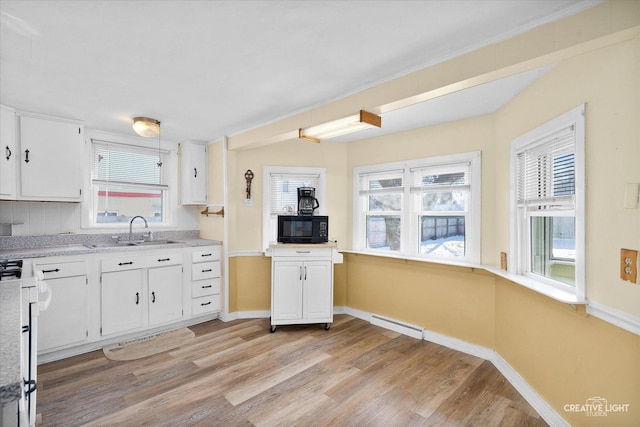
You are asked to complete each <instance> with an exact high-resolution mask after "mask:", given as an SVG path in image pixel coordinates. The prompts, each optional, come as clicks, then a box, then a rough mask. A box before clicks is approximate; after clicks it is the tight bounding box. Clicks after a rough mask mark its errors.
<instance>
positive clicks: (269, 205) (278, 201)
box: [262, 166, 327, 250]
mask: <svg viewBox="0 0 640 427" xmlns="http://www.w3.org/2000/svg"><path fill="white" fill-rule="evenodd" d="M326 175H327V172H326V170H325V169H324V168H305V167H275V166H265V167H264V173H263V176H264V183H263V194H264V203H263V221H262V229H263V233H262V244H263V248H265V250H266V249H267V248H268V247H269V243H270V242H275V241H276V240H277V237H278V236H277V234H278V215H296V214H297V213H298V188H299V187H313V188H315V189H316V193H315V194H316V198H317V199H318V203H319V205H320V206H319V208H318V210H317V211H316V212H315V213H316V215H326V205H325V201H326V197H325V188H326Z"/></svg>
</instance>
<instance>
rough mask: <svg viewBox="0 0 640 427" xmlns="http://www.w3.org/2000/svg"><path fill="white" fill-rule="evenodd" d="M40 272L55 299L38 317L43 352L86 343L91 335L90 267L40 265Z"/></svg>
mask: <svg viewBox="0 0 640 427" xmlns="http://www.w3.org/2000/svg"><path fill="white" fill-rule="evenodd" d="M36 270H37V271H42V272H43V275H44V279H45V281H46V282H47V284H48V285H49V287H50V288H51V292H52V296H55V297H52V298H51V303H50V304H49V307H48V308H47V309H46V310H44V311H42V312H40V314H39V317H38V349H39V351H47V350H50V349H53V348H64V347H68V346H71V345H77V344H82V343H84V342H85V341H86V340H87V336H88V331H89V325H88V316H87V314H88V312H87V303H88V299H87V297H88V291H87V288H88V285H87V266H86V263H85V262H83V261H78V262H56V263H52V264H36Z"/></svg>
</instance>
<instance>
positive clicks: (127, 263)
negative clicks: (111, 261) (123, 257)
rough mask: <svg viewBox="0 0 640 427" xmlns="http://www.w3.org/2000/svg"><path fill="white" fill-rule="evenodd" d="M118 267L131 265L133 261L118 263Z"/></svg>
mask: <svg viewBox="0 0 640 427" xmlns="http://www.w3.org/2000/svg"><path fill="white" fill-rule="evenodd" d="M118 265H133V261H129V262H119V263H118Z"/></svg>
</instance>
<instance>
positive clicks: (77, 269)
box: [36, 261, 87, 280]
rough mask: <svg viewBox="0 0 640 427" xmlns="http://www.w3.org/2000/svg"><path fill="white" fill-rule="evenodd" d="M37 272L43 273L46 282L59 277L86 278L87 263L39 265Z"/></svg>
mask: <svg viewBox="0 0 640 427" xmlns="http://www.w3.org/2000/svg"><path fill="white" fill-rule="evenodd" d="M36 271H42V272H43V273H44V278H45V280H46V279H57V278H59V277H73V276H86V274H87V263H86V262H84V261H74V262H56V263H52V264H37V265H36Z"/></svg>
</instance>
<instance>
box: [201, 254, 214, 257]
mask: <svg viewBox="0 0 640 427" xmlns="http://www.w3.org/2000/svg"><path fill="white" fill-rule="evenodd" d="M211 255H213V254H202V255H200V256H202V257H205V256H211Z"/></svg>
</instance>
